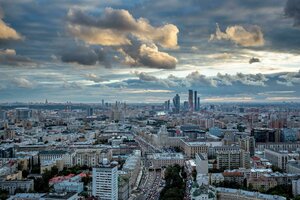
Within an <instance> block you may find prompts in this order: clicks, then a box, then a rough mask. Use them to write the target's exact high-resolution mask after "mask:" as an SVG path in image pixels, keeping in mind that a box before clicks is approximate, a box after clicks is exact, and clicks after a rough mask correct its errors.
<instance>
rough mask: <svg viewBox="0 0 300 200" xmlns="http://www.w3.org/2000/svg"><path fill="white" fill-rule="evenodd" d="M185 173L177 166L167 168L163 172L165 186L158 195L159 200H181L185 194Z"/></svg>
mask: <svg viewBox="0 0 300 200" xmlns="http://www.w3.org/2000/svg"><path fill="white" fill-rule="evenodd" d="M184 177H186V174H185V172H184V171H183V169H182V168H181V167H180V166H179V165H174V166H169V167H167V168H166V171H165V181H166V185H165V187H164V189H163V190H162V191H161V193H160V200H182V199H183V198H184V193H185V180H184Z"/></svg>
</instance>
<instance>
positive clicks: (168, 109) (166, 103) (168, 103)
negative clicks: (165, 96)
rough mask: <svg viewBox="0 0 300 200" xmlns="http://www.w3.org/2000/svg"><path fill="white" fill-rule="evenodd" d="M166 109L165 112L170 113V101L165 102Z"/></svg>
mask: <svg viewBox="0 0 300 200" xmlns="http://www.w3.org/2000/svg"><path fill="white" fill-rule="evenodd" d="M164 107H165V111H167V112H168V111H170V99H169V100H167V101H165V105H164Z"/></svg>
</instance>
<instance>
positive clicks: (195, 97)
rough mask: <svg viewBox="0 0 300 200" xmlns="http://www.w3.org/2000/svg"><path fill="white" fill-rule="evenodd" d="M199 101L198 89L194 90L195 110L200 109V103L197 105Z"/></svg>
mask: <svg viewBox="0 0 300 200" xmlns="http://www.w3.org/2000/svg"><path fill="white" fill-rule="evenodd" d="M197 102H198V98H197V91H194V111H198V110H197V109H198V105H197Z"/></svg>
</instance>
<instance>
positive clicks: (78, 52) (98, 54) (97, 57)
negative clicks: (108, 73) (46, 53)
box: [61, 46, 111, 67]
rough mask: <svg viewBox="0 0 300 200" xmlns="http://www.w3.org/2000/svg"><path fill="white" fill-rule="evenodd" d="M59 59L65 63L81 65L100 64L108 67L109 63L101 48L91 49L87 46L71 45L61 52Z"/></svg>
mask: <svg viewBox="0 0 300 200" xmlns="http://www.w3.org/2000/svg"><path fill="white" fill-rule="evenodd" d="M61 54H62V55H61V60H62V61H63V62H67V63H77V64H81V65H96V64H102V65H104V66H105V67H110V66H111V64H110V62H109V61H108V59H107V57H106V52H105V51H104V50H103V49H99V48H98V49H93V48H92V47H87V46H73V47H72V48H68V49H66V50H64V52H62V53H61Z"/></svg>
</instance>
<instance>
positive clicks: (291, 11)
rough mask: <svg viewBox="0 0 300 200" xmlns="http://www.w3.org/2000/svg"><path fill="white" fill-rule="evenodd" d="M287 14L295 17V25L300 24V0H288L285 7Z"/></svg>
mask: <svg viewBox="0 0 300 200" xmlns="http://www.w3.org/2000/svg"><path fill="white" fill-rule="evenodd" d="M284 12H285V15H286V16H287V17H290V18H293V19H294V25H295V26H299V25H300V0H288V1H287V2H286V5H285V8H284Z"/></svg>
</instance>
